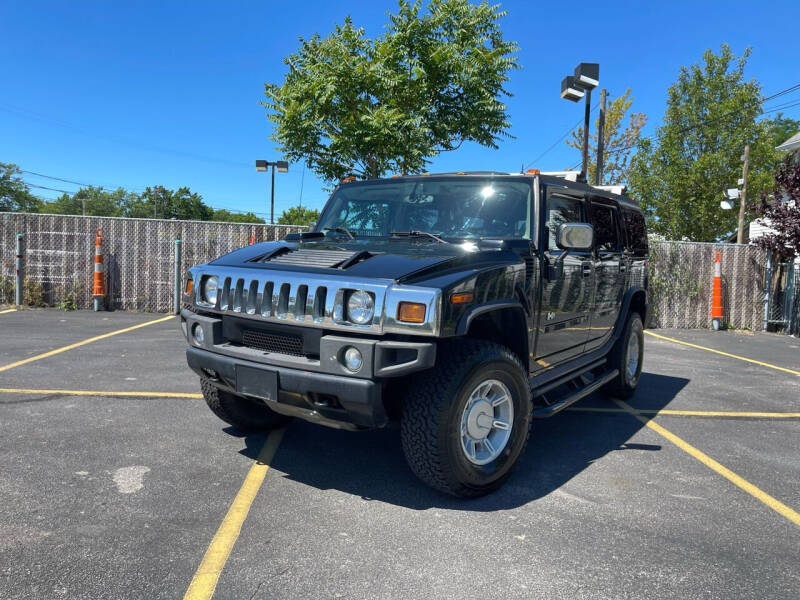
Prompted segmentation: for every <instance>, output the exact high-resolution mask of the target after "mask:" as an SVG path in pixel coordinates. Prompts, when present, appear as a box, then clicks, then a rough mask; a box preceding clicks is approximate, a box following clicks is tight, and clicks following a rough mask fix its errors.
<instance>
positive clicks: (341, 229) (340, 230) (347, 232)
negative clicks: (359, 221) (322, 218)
mask: <svg viewBox="0 0 800 600" xmlns="http://www.w3.org/2000/svg"><path fill="white" fill-rule="evenodd" d="M322 231H334V232H336V233H343V234H345V235H346V236H347V237H349V238H350V239H351V240H354V239H356V236H355V235H354V234H353V233H352V232H351V231H350V230H349V229H346V228H344V227H323V228H322Z"/></svg>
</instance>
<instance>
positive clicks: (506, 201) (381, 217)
mask: <svg viewBox="0 0 800 600" xmlns="http://www.w3.org/2000/svg"><path fill="white" fill-rule="evenodd" d="M530 209H531V184H530V182H529V181H524V180H523V181H510V180H508V179H495V178H491V177H487V178H477V177H464V176H455V177H452V178H447V179H442V178H436V179H433V178H431V179H430V180H425V181H420V180H416V181H412V182H391V181H388V182H385V183H384V182H381V183H374V184H366V185H359V184H346V185H343V186H342V187H340V188H339V189H338V190H337V191H336V192H335V193H334V194H333V196H331V199H330V200H329V201H328V204H327V205H326V207H325V209H324V211H323V212H322V216H321V217H320V221H319V224H318V225H317V231H323V230H326V232H328V233H330V232H331V231H334V230H335V229H336V228H339V229H346V230H348V231H349V232H350V233H351V234H352V235H354V236H356V237H380V236H389V235H390V234H391V233H392V232H409V231H426V232H429V233H433V234H436V235H439V236H441V237H443V238H503V239H509V238H526V239H527V238H529V237H530V229H531V227H530V219H531V214H530ZM338 235H341V234H338Z"/></svg>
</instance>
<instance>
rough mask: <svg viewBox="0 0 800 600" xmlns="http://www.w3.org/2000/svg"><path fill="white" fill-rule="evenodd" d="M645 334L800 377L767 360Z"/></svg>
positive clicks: (796, 372) (798, 372)
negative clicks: (763, 360)
mask: <svg viewBox="0 0 800 600" xmlns="http://www.w3.org/2000/svg"><path fill="white" fill-rule="evenodd" d="M645 333H646V334H647V335H651V336H653V337H654V338H658V339H660V340H667V341H668V342H675V343H676V344H683V345H684V346H689V347H690V348H698V349H700V350H707V351H708V352H713V353H714V354H720V355H722V356H727V357H728V358H736V359H738V360H743V361H745V362H749V363H753V364H754V365H759V366H762V367H768V368H770V369H775V370H776V371H783V372H784V373H791V374H792V375H797V376H798V377H800V371H795V370H793V369H787V368H786V367H779V366H778V365H773V364H770V363H767V362H762V361H760V360H754V359H752V358H747V357H746V356H739V355H738V354H730V353H729V352H723V351H722V350H715V349H714V348H709V347H707V346H700V345H698V344H692V343H690V342H684V341H683V340H677V339H675V338H671V337H667V336H665V335H661V334H658V333H653V332H652V331H647V330H645Z"/></svg>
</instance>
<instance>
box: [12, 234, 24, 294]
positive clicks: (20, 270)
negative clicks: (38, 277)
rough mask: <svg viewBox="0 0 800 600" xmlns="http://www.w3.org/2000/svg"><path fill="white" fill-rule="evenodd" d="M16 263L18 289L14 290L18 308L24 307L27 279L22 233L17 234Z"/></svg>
mask: <svg viewBox="0 0 800 600" xmlns="http://www.w3.org/2000/svg"><path fill="white" fill-rule="evenodd" d="M15 262H16V265H15V268H16V275H17V280H16V287H15V288H14V303H15V304H16V305H17V306H22V300H23V297H22V296H23V294H22V291H23V290H22V283H23V281H24V279H25V239H24V236H23V235H22V234H21V233H18V234H17V253H16V259H15Z"/></svg>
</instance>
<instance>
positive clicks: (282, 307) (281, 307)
mask: <svg viewBox="0 0 800 600" xmlns="http://www.w3.org/2000/svg"><path fill="white" fill-rule="evenodd" d="M291 290H292V286H291V285H290V284H288V283H282V284H281V289H280V293H279V294H278V298H277V305H278V306H277V308H276V309H275V311H276V313H277V316H278V318H279V319H285V318H286V315H288V314H289V294H290V293H291Z"/></svg>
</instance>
